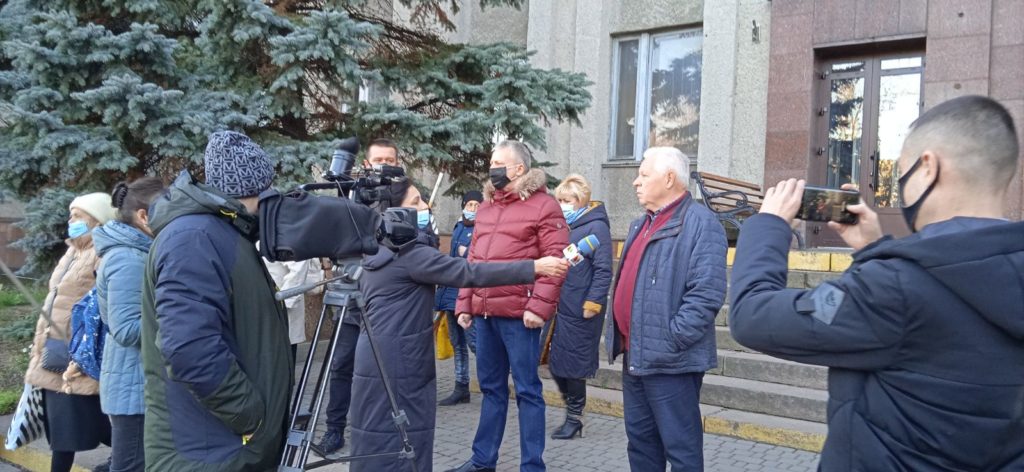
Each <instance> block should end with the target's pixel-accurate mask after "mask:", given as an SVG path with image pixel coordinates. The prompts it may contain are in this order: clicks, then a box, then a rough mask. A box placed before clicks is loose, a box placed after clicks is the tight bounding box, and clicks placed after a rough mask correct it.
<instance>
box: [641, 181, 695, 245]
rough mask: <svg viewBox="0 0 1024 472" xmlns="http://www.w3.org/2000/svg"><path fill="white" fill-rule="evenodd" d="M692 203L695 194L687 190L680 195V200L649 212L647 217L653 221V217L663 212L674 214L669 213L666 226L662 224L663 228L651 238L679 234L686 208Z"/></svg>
mask: <svg viewBox="0 0 1024 472" xmlns="http://www.w3.org/2000/svg"><path fill="white" fill-rule="evenodd" d="M691 203H693V195H691V194H690V192H689V191H687V192H686V193H684V194H683V196H682V197H679V199H678V200H676V201H675V202H672V203H670V204H668V205H666V206H665V208H662V209H661V210H658V211H656V212H647V216H646V217H645V218H647V219H649V220H652V222H653V219H654V218H657V217H658V215H660V214H661V213H662V212H664V211H670V212H672V214H671V215H669V220H668V222H666V223H665V226H662V227H661V229H659V230H658V232H657V233H655V234H654V236H653V237H651V240H656V239H662V238H666V237H669V236H675V235H677V234H679V232H680V231H681V230H682V226H683V218H684V217H685V215H686V210H687V209H688V208H689V207H690V204H691Z"/></svg>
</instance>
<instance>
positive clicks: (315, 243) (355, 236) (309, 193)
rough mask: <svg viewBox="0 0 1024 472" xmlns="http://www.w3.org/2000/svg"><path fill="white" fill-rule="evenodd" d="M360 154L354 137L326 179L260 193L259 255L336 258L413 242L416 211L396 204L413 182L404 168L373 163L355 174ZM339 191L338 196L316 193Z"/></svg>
mask: <svg viewBox="0 0 1024 472" xmlns="http://www.w3.org/2000/svg"><path fill="white" fill-rule="evenodd" d="M358 152H359V141H358V140H357V139H356V138H348V139H345V140H343V141H342V142H341V143H340V144H339V145H338V148H337V149H335V151H334V154H333V156H332V158H331V165H330V168H329V169H328V170H327V172H325V173H324V175H323V178H324V182H316V183H308V184H303V185H300V186H298V187H296V188H295V189H292V190H290V191H288V192H287V193H283V194H282V193H280V192H278V191H277V190H275V189H273V188H271V189H268V190H266V191H264V192H263V193H261V194H260V196H259V199H260V203H259V208H260V210H259V213H260V218H259V224H260V254H261V255H262V256H263V257H265V258H267V259H268V260H270V261H303V260H307V259H313V258H320V257H327V258H330V259H331V260H333V261H339V260H342V259H346V258H352V257H359V256H362V255H364V254H366V255H372V254H376V253H377V249H378V247H379V246H378V243H383V244H384V245H385V246H387V247H389V248H392V249H400V248H401V247H404V246H405V245H406V244H408V243H410V242H411V241H413V240H415V238H416V232H417V225H416V211H415V210H413V209H409V208H395V207H396V206H397V204H396V203H395V202H396V200H399V199H401V197H402V196H403V195H405V192H406V190H407V189H408V187H409V185H410V182H409V178H408V177H407V176H406V175H405V170H404V169H402V168H401V167H394V166H375V167H373V168H371V169H366V170H364V171H363V172H361V173H360V174H359V175H357V176H353V174H352V169H353V167H354V165H355V162H356V154H357V153H358ZM318 190H335V191H336V192H337V196H336V197H334V196H324V195H317V194H315V193H313V192H314V191H318Z"/></svg>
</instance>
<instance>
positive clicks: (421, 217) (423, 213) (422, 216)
mask: <svg viewBox="0 0 1024 472" xmlns="http://www.w3.org/2000/svg"><path fill="white" fill-rule="evenodd" d="M416 224H417V225H418V226H419V227H420V229H427V226H428V225H430V210H420V211H417V212H416Z"/></svg>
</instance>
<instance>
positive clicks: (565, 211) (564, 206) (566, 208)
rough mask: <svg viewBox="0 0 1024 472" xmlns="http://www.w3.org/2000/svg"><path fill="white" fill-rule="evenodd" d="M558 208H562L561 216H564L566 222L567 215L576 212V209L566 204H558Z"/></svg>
mask: <svg viewBox="0 0 1024 472" xmlns="http://www.w3.org/2000/svg"><path fill="white" fill-rule="evenodd" d="M558 206H560V207H562V216H564V217H565V219H566V220H568V219H569V215H571V214H572V212H574V211H576V209H575V208H573V207H572V205H570V204H568V203H559V204H558Z"/></svg>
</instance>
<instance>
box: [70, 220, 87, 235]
mask: <svg viewBox="0 0 1024 472" xmlns="http://www.w3.org/2000/svg"><path fill="white" fill-rule="evenodd" d="M88 232H89V225H87V224H85V222H84V221H72V222H71V223H68V237H70V238H71V239H77V238H79V237H82V236H84V235H86V234H87V233H88Z"/></svg>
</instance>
